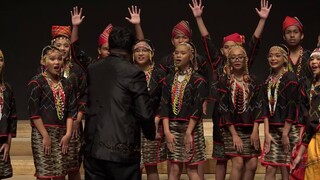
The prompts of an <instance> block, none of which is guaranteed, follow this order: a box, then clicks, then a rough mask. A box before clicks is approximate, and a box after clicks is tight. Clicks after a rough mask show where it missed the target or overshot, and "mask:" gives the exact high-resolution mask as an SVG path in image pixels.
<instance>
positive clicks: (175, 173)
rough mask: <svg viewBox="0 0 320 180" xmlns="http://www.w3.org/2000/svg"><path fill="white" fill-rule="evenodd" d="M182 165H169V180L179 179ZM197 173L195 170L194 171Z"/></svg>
mask: <svg viewBox="0 0 320 180" xmlns="http://www.w3.org/2000/svg"><path fill="white" fill-rule="evenodd" d="M182 168H183V164H182V163H172V162H171V163H170V175H169V179H170V180H178V179H180V176H181V173H182ZM195 170H196V171H197V169H195Z"/></svg>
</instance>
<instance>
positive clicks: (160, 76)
mask: <svg viewBox="0 0 320 180" xmlns="http://www.w3.org/2000/svg"><path fill="white" fill-rule="evenodd" d="M165 76H166V74H165V73H164V72H163V71H162V70H161V69H160V68H158V67H156V66H154V65H152V67H151V69H150V72H147V73H146V79H147V86H148V91H149V94H150V98H151V102H152V107H153V108H152V109H153V111H154V112H155V115H158V113H159V112H158V109H159V106H160V101H161V91H162V84H163V81H164V79H165ZM158 133H159V134H160V139H157V140H154V141H150V140H147V139H146V138H145V137H144V136H143V133H142V139H141V154H142V161H143V164H144V165H145V166H148V165H157V164H158V163H160V162H163V161H166V160H167V148H166V143H165V137H164V131H163V126H162V123H161V122H159V127H158Z"/></svg>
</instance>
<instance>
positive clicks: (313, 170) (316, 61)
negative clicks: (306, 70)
mask: <svg viewBox="0 0 320 180" xmlns="http://www.w3.org/2000/svg"><path fill="white" fill-rule="evenodd" d="M309 65H310V67H311V69H312V71H313V74H314V80H313V82H312V84H311V89H310V90H309V91H307V92H308V93H309V98H310V111H309V113H308V116H307V117H308V122H307V126H306V130H305V131H304V134H303V138H302V146H301V147H300V149H299V151H298V153H297V156H296V157H295V159H294V161H293V163H292V169H291V172H292V173H293V174H296V173H295V171H296V170H297V168H299V167H300V166H301V165H300V164H301V163H302V164H303V166H304V168H305V172H304V173H303V174H300V176H299V177H302V178H304V179H308V180H313V179H314V180H315V179H319V175H320V173H319V170H320V161H319V159H320V153H319V152H320V149H319V147H320V146H319V142H320V131H319V127H320V122H319V119H320V117H319V115H320V108H319V107H320V78H319V77H320V48H316V49H315V50H314V51H313V52H312V54H311V56H310V59H309ZM306 150H307V160H306V161H305V157H304V154H305V152H306ZM300 173H301V172H300Z"/></svg>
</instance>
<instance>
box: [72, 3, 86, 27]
mask: <svg viewBox="0 0 320 180" xmlns="http://www.w3.org/2000/svg"><path fill="white" fill-rule="evenodd" d="M70 13H71V22H72V25H73V26H79V25H80V24H81V23H82V21H83V19H84V18H85V16H82V8H80V10H79V9H78V6H76V7H73V10H72V11H70Z"/></svg>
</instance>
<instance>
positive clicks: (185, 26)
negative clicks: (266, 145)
mask: <svg viewBox="0 0 320 180" xmlns="http://www.w3.org/2000/svg"><path fill="white" fill-rule="evenodd" d="M178 34H183V35H186V36H188V37H189V39H191V37H192V30H191V28H190V26H189V22H188V21H185V20H182V21H180V22H179V23H178V24H177V25H175V26H174V27H173V29H172V33H171V36H172V38H174V37H175V36H176V35H178Z"/></svg>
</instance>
